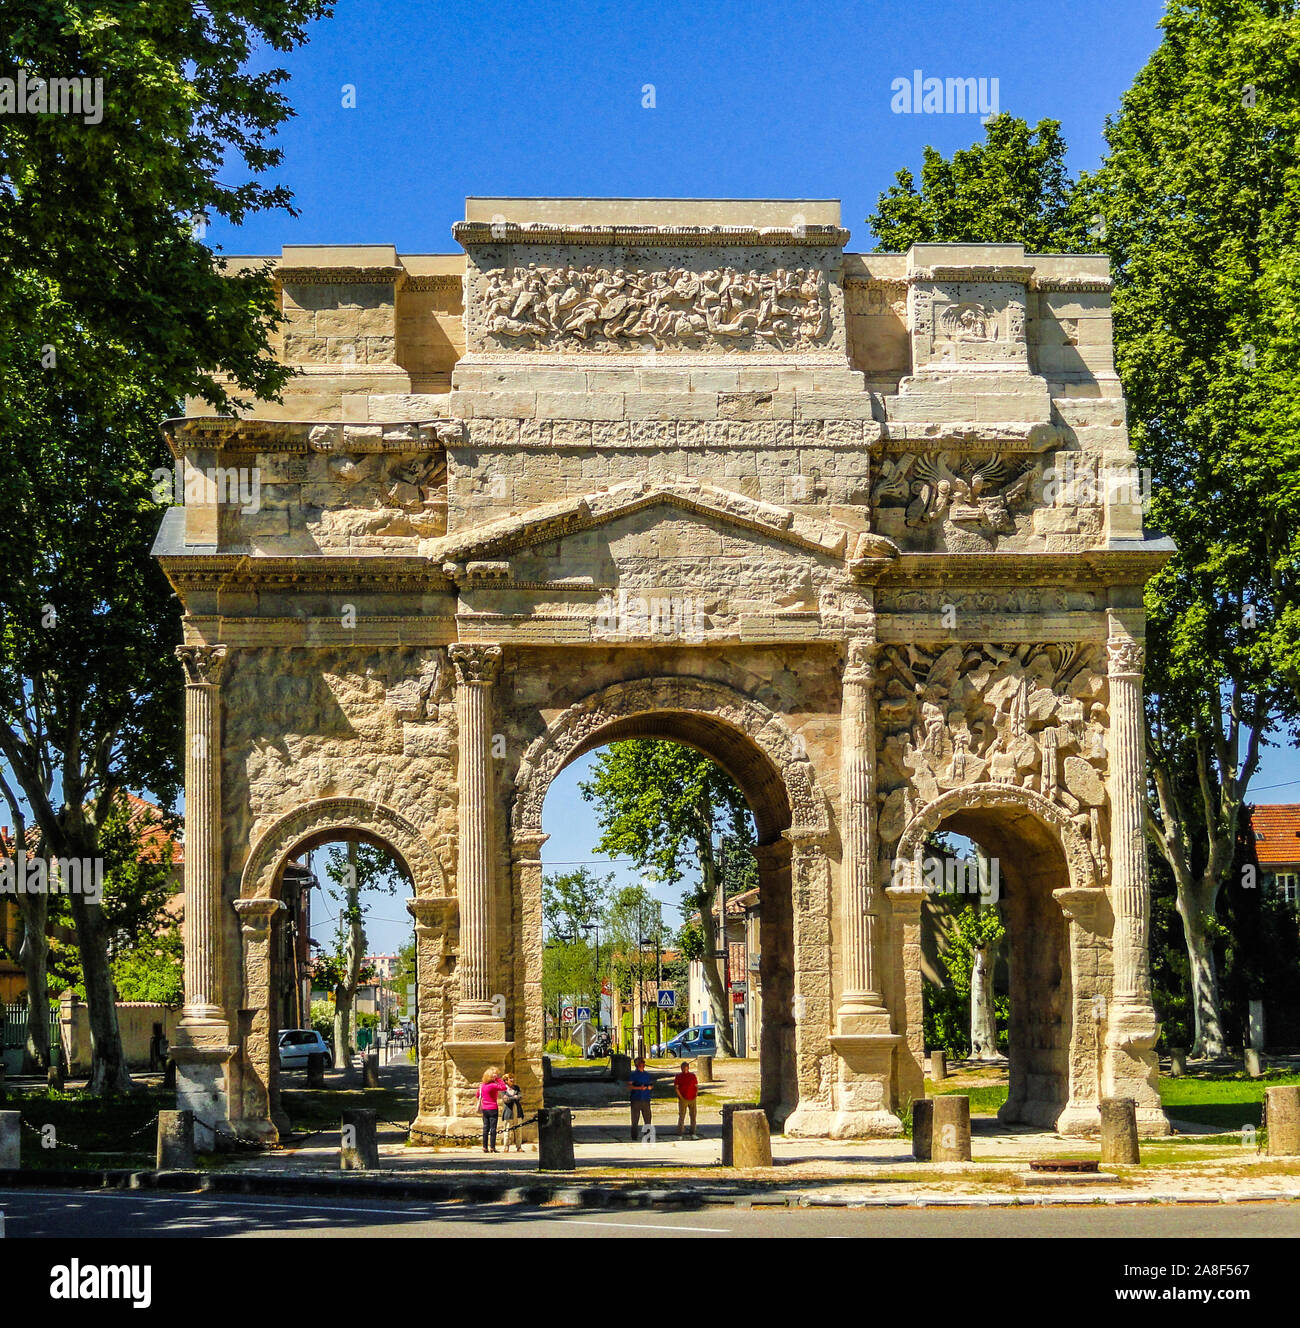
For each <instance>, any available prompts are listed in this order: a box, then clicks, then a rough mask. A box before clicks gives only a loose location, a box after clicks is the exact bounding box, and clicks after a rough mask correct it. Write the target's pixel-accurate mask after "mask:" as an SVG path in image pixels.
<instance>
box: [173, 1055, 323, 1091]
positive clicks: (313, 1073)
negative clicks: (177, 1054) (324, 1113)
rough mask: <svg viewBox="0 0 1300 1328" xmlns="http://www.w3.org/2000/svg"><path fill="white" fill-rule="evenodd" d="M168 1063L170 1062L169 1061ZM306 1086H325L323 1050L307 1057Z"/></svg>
mask: <svg viewBox="0 0 1300 1328" xmlns="http://www.w3.org/2000/svg"><path fill="white" fill-rule="evenodd" d="M168 1063H169V1064H170V1062H168ZM307 1087H308V1088H324V1087H325V1053H324V1052H323V1051H313V1052H312V1053H311V1055H310V1056H308V1057H307Z"/></svg>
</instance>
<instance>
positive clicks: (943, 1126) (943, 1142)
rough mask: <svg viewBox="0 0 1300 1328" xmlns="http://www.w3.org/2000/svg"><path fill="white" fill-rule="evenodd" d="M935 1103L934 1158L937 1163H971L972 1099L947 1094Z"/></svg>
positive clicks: (935, 1100) (938, 1098)
mask: <svg viewBox="0 0 1300 1328" xmlns="http://www.w3.org/2000/svg"><path fill="white" fill-rule="evenodd" d="M933 1102H934V1126H933V1144H932V1150H931V1151H932V1156H933V1158H934V1160H935V1161H936V1162H969V1161H970V1098H968V1097H965V1096H963V1095H959V1094H956V1093H945V1094H944V1095H943V1096H942V1097H936V1098H934V1099H933Z"/></svg>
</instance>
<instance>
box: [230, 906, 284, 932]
mask: <svg viewBox="0 0 1300 1328" xmlns="http://www.w3.org/2000/svg"><path fill="white" fill-rule="evenodd" d="M234 904H235V912H236V913H238V914H239V920H240V922H241V923H242V924H243V931H244V933H245V934H246V935H255V934H257V933H258V932H265V931H266V930H267V928H268V927H270V925H271V919H272V918H273V917H275V915H276V914H277V913H278V912H280V910H281V909H282V908H284V901H283V900H281V899H236V900H235V901H234Z"/></svg>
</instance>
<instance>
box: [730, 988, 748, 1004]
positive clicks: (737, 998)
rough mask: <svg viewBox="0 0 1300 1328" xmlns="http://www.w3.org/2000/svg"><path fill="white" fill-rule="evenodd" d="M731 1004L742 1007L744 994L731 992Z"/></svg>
mask: <svg viewBox="0 0 1300 1328" xmlns="http://www.w3.org/2000/svg"><path fill="white" fill-rule="evenodd" d="M731 1003H732V1005H744V1003H745V993H744V992H743V991H733V992H732V993H731Z"/></svg>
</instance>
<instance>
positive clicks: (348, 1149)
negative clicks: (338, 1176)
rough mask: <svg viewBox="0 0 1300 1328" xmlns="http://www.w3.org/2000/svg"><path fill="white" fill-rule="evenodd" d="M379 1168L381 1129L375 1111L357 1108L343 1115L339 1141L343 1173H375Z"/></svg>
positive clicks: (340, 1162) (340, 1166) (340, 1163)
mask: <svg viewBox="0 0 1300 1328" xmlns="http://www.w3.org/2000/svg"><path fill="white" fill-rule="evenodd" d="M378 1166H379V1127H378V1123H377V1121H376V1119H375V1113H374V1111H372V1110H370V1109H368V1108H361V1107H355V1108H350V1109H349V1110H347V1111H345V1112H344V1113H343V1121H342V1138H341V1139H340V1141H339V1169H340V1170H341V1171H374V1170H375V1169H376V1168H377V1167H378Z"/></svg>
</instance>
